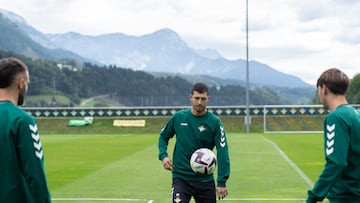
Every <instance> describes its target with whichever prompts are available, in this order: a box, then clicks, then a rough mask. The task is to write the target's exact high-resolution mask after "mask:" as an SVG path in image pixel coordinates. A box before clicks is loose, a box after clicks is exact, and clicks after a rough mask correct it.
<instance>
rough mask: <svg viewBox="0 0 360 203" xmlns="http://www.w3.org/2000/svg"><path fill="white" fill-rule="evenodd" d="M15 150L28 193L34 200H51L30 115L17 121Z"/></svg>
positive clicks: (38, 141)
mask: <svg viewBox="0 0 360 203" xmlns="http://www.w3.org/2000/svg"><path fill="white" fill-rule="evenodd" d="M17 126H18V128H17V129H16V130H18V132H17V135H18V137H17V139H18V140H17V142H16V143H17V146H16V148H17V151H18V156H19V159H20V167H21V169H22V171H23V173H24V179H25V183H26V185H27V189H28V194H29V195H30V196H31V197H32V199H33V200H34V202H39V203H45V202H51V198H50V193H49V190H48V185H47V180H46V175H45V169H44V153H43V149H42V144H41V141H40V135H39V132H38V127H37V125H36V122H35V120H34V119H32V118H31V117H23V118H21V119H19V121H18V125H17Z"/></svg>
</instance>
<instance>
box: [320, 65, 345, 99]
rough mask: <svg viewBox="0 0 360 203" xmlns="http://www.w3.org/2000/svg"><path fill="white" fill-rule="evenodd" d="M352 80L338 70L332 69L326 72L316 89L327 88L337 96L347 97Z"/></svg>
mask: <svg viewBox="0 0 360 203" xmlns="http://www.w3.org/2000/svg"><path fill="white" fill-rule="evenodd" d="M349 84H350V80H349V78H348V76H347V75H346V74H345V73H343V72H342V71H341V70H339V69H337V68H330V69H328V70H326V71H324V72H323V73H322V74H321V75H320V77H319V79H318V80H317V83H316V87H323V85H326V87H327V88H328V89H329V90H330V91H331V92H332V93H333V94H336V95H345V92H346V90H347V89H348V87H349Z"/></svg>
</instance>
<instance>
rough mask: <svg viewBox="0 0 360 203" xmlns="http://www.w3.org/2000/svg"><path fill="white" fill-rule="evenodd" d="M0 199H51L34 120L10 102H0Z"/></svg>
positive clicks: (33, 202)
mask: <svg viewBox="0 0 360 203" xmlns="http://www.w3.org/2000/svg"><path fill="white" fill-rule="evenodd" d="M0 202H4V203H5V202H8V203H46V202H51V199H50V193H49V190H48V186H47V181H46V177H45V171H44V155H43V150H42V146H41V142H40V138H39V133H38V128H37V125H36V123H35V120H34V119H33V118H32V117H31V116H30V115H29V114H27V113H26V112H25V111H23V110H21V109H20V108H18V107H17V106H16V105H14V104H13V103H12V102H8V101H1V102H0Z"/></svg>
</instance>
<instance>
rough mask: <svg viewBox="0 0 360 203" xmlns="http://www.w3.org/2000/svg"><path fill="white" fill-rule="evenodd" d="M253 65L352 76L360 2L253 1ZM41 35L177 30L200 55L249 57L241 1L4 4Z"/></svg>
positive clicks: (37, 0)
mask: <svg viewBox="0 0 360 203" xmlns="http://www.w3.org/2000/svg"><path fill="white" fill-rule="evenodd" d="M248 3H249V5H248V6H249V13H248V14H249V18H248V20H249V52H250V56H249V57H250V59H252V60H257V61H259V62H262V63H266V64H268V65H270V66H272V67H274V68H276V69H277V70H279V71H282V72H285V73H288V74H295V75H297V76H299V77H301V78H302V79H304V80H305V81H307V82H311V83H314V81H315V80H316V78H317V77H318V75H319V74H320V73H321V71H322V70H323V69H324V68H328V67H329V66H338V67H344V68H345V69H346V70H347V71H348V72H349V75H350V76H351V74H354V73H355V72H356V71H357V70H358V68H359V66H360V64H359V63H360V62H358V60H356V59H357V57H358V56H357V53H359V52H360V46H359V44H360V21H359V20H358V19H359V17H360V13H359V8H360V1H358V0H344V1H340V0H317V1H313V0H301V1H289V0H267V1H265V0H251V1H248ZM0 5H1V8H3V9H7V10H10V11H13V12H14V13H16V14H18V15H20V16H22V17H24V18H25V19H26V21H27V22H28V23H29V24H31V25H33V26H34V27H35V28H36V29H38V30H40V31H41V32H44V33H64V32H70V31H74V32H78V33H81V34H85V35H99V34H105V33H114V32H120V33H124V34H127V35H145V34H148V33H152V32H154V31H157V30H159V29H162V28H171V29H173V30H174V31H176V32H177V33H178V34H179V35H180V36H181V37H182V38H183V39H184V40H185V41H186V43H187V44H188V45H189V46H190V47H192V48H195V49H206V48H210V49H216V50H217V51H218V52H219V53H220V54H221V55H223V56H224V57H226V58H228V59H239V58H240V59H244V58H245V57H246V49H245V47H246V38H245V37H246V32H245V30H246V26H245V23H246V4H245V1H240V0H223V1H219V0H206V1H203V0H181V1H176V0H137V1H136V2H135V1H134V0H105V1H101V0H91V1H89V0H46V1H44V0H26V1H25V0H11V1H8V0H0Z"/></svg>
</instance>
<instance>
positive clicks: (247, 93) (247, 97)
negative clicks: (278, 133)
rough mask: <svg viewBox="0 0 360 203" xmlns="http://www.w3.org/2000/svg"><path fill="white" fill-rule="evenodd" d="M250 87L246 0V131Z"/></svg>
mask: <svg viewBox="0 0 360 203" xmlns="http://www.w3.org/2000/svg"><path fill="white" fill-rule="evenodd" d="M249 88H250V85H249V19H248V0H246V118H245V119H246V120H245V123H246V133H249V132H250V108H249V103H250V102H249Z"/></svg>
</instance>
